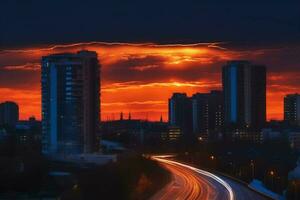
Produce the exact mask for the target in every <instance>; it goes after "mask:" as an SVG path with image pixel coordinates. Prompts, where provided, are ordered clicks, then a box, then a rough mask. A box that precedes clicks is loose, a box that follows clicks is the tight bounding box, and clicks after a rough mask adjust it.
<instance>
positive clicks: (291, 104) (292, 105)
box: [284, 94, 300, 125]
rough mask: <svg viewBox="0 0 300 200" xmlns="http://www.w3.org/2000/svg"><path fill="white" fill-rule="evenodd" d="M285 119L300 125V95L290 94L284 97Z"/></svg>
mask: <svg viewBox="0 0 300 200" xmlns="http://www.w3.org/2000/svg"><path fill="white" fill-rule="evenodd" d="M284 121H286V122H288V123H289V124H291V125H300V95H299V94H288V95H286V96H285V97H284Z"/></svg>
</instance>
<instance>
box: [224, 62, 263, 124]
mask: <svg viewBox="0 0 300 200" xmlns="http://www.w3.org/2000/svg"><path fill="white" fill-rule="evenodd" d="M222 75H223V80H222V81H223V92H224V113H225V116H224V119H225V125H226V126H227V127H228V126H232V127H238V128H249V127H250V128H259V127H262V126H263V125H264V123H265V121H266V67H265V66H261V65H253V64H252V63H251V62H249V61H229V62H228V63H227V64H226V65H225V66H223V71H222Z"/></svg>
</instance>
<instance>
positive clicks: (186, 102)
mask: <svg viewBox="0 0 300 200" xmlns="http://www.w3.org/2000/svg"><path fill="white" fill-rule="evenodd" d="M169 124H170V125H171V126H173V127H174V126H177V127H179V128H180V129H181V131H182V133H183V136H188V135H190V134H191V133H192V131H193V120H192V100H191V98H189V97H187V95H186V94H185V93H174V94H173V96H172V97H171V98H170V99H169Z"/></svg>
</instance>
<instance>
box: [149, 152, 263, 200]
mask: <svg viewBox="0 0 300 200" xmlns="http://www.w3.org/2000/svg"><path fill="white" fill-rule="evenodd" d="M152 159H154V160H156V161H158V162H159V163H160V164H162V165H163V166H164V167H165V168H166V169H167V170H169V171H170V172H171V173H172V176H173V179H172V181H171V182H170V183H169V184H168V185H167V186H166V187H164V188H163V189H162V190H160V191H159V192H157V193H156V194H155V195H154V196H153V197H152V198H151V200H169V199H178V200H179V199H180V200H184V199H186V200H198V199H201V200H206V199H207V200H240V199H241V200H264V199H265V198H264V197H262V196H261V195H259V194H257V193H256V192H253V191H252V190H250V189H248V188H247V187H245V186H243V185H240V184H238V183H236V182H234V181H230V180H228V179H225V178H220V177H218V176H216V175H214V174H212V173H210V172H207V171H204V170H200V169H197V168H195V167H192V166H189V165H186V164H183V163H180V162H176V161H174V160H170V159H167V156H152ZM225 180H226V181H225Z"/></svg>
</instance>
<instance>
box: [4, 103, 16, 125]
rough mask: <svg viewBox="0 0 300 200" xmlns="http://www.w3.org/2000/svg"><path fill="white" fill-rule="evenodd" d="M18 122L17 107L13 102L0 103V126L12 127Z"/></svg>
mask: <svg viewBox="0 0 300 200" xmlns="http://www.w3.org/2000/svg"><path fill="white" fill-rule="evenodd" d="M18 120H19V106H18V104H16V103H15V102H12V101H5V102H3V103H0V125H8V126H11V127H14V126H15V125H16V123H17V122H18Z"/></svg>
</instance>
